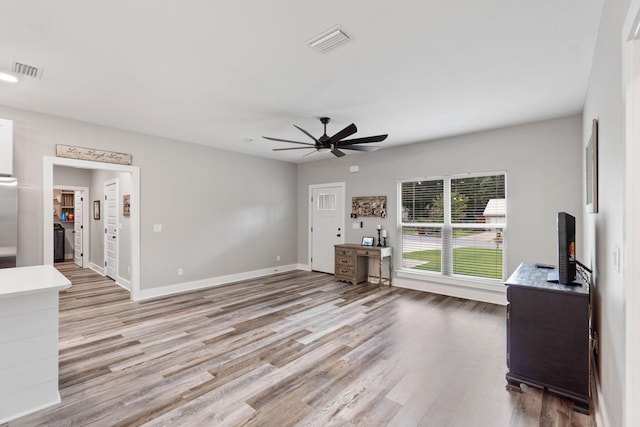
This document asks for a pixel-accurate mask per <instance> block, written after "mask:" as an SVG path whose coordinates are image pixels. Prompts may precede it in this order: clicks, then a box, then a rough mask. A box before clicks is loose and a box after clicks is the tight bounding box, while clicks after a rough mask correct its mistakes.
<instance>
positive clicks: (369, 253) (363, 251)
mask: <svg viewBox="0 0 640 427" xmlns="http://www.w3.org/2000/svg"><path fill="white" fill-rule="evenodd" d="M378 253H379V252H378V251H377V250H375V249H358V250H356V255H360V256H373V257H377V256H379V255H378Z"/></svg>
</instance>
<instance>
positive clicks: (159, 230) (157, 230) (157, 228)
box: [153, 224, 162, 233]
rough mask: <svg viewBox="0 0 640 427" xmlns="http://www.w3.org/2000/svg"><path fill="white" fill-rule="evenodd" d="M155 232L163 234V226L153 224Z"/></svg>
mask: <svg viewBox="0 0 640 427" xmlns="http://www.w3.org/2000/svg"><path fill="white" fill-rule="evenodd" d="M153 231H154V233H160V232H162V224H153Z"/></svg>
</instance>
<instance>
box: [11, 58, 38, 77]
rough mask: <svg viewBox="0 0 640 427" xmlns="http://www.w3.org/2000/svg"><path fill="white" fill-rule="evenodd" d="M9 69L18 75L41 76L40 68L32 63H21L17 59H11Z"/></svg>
mask: <svg viewBox="0 0 640 427" xmlns="http://www.w3.org/2000/svg"><path fill="white" fill-rule="evenodd" d="M11 71H12V72H13V73H14V74H17V75H19V76H26V77H33V78H35V79H41V78H42V71H43V70H42V68H38V67H34V66H33V65H28V64H23V63H22V62H18V61H11Z"/></svg>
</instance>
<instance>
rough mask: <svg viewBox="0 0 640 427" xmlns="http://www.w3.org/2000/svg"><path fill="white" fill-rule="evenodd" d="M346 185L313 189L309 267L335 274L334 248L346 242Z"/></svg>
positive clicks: (311, 188)
mask: <svg viewBox="0 0 640 427" xmlns="http://www.w3.org/2000/svg"><path fill="white" fill-rule="evenodd" d="M344 189H345V184H344V182H340V183H332V184H319V185H310V186H309V194H310V197H309V200H310V202H309V224H310V227H309V265H310V267H311V270H314V271H320V272H323V273H331V274H333V273H334V271H335V259H334V258H335V252H334V245H337V244H340V243H344V239H345V237H344V234H345V229H344V223H345V218H344V203H345V201H344Z"/></svg>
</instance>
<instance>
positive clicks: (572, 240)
mask: <svg viewBox="0 0 640 427" xmlns="http://www.w3.org/2000/svg"><path fill="white" fill-rule="evenodd" d="M575 279H576V219H575V218H574V217H573V216H572V215H570V214H568V213H566V212H558V283H562V284H563V285H567V284H570V283H572V282H574V281H575Z"/></svg>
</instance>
